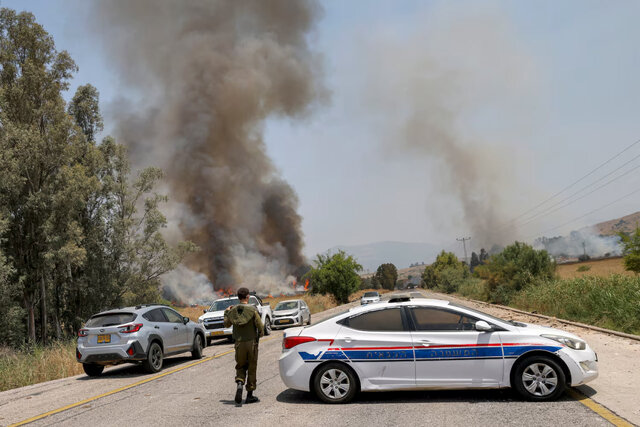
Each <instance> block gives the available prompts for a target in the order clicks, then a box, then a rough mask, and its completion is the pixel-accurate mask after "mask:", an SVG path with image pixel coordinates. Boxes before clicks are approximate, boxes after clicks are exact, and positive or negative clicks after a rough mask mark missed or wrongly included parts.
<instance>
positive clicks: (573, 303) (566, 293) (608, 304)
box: [512, 275, 640, 334]
mask: <svg viewBox="0 0 640 427" xmlns="http://www.w3.org/2000/svg"><path fill="white" fill-rule="evenodd" d="M512 302H513V304H512V305H514V306H516V307H519V308H521V309H524V310H528V311H532V310H536V311H537V312H539V313H544V314H547V315H550V316H556V317H560V318H563V319H568V320H575V321H578V322H583V323H588V324H590V325H595V326H600V327H603V328H608V329H615V330H618V331H622V332H627V333H631V334H640V278H638V277H629V276H621V275H612V276H610V277H598V276H585V277H579V278H574V279H566V280H544V281H541V282H540V283H538V284H537V286H530V287H527V288H526V289H524V290H522V291H521V292H520V294H518V295H517V296H516V297H515V298H513V301H512Z"/></svg>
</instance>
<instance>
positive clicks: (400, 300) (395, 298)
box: [389, 294, 411, 303]
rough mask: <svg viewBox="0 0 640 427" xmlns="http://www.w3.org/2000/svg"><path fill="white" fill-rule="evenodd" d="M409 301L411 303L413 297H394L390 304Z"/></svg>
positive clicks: (403, 295)
mask: <svg viewBox="0 0 640 427" xmlns="http://www.w3.org/2000/svg"><path fill="white" fill-rule="evenodd" d="M407 301H411V295H409V294H400V295H394V296H393V297H391V298H389V303H392V302H407Z"/></svg>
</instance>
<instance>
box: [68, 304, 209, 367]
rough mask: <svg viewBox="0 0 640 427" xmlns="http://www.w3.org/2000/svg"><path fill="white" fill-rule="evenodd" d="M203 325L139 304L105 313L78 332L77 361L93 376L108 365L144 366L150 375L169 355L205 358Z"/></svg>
mask: <svg viewBox="0 0 640 427" xmlns="http://www.w3.org/2000/svg"><path fill="white" fill-rule="evenodd" d="M204 343H205V331H204V328H203V327H202V325H200V324H198V323H194V322H192V321H190V320H189V318H188V317H182V316H181V315H180V314H179V313H178V312H177V311H175V310H174V309H172V308H171V307H168V306H165V305H160V304H147V305H138V306H136V307H126V308H119V309H114V310H108V311H103V312H101V313H98V314H96V315H94V316H92V317H91V318H90V319H89V320H87V322H86V323H85V325H84V328H82V329H80V330H79V331H78V347H77V349H76V358H77V360H78V362H80V363H82V367H83V368H84V371H85V372H86V374H87V375H89V376H90V377H93V376H98V375H100V374H101V373H102V371H103V370H104V367H105V366H106V365H117V364H120V363H142V365H143V366H144V369H145V370H146V371H147V372H151V373H155V372H158V371H160V370H161V369H162V361H163V359H164V358H165V357H167V356H172V355H174V354H178V353H184V352H188V351H190V352H191V355H192V357H193V358H194V359H200V358H201V357H202V349H203V347H204V346H205V344H204Z"/></svg>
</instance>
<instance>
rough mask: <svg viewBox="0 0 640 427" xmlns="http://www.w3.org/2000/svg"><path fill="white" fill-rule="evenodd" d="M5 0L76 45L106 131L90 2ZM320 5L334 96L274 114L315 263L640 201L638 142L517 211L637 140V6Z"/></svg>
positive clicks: (533, 229)
mask: <svg viewBox="0 0 640 427" xmlns="http://www.w3.org/2000/svg"><path fill="white" fill-rule="evenodd" d="M0 4H1V5H2V6H3V7H10V8H15V9H18V10H29V11H31V12H33V13H34V14H35V16H36V18H37V20H38V21H39V22H40V23H41V24H43V26H44V27H45V29H46V30H47V31H48V32H49V33H50V34H52V35H53V37H54V39H55V42H56V46H57V48H58V49H59V50H62V49H65V50H67V51H69V52H70V54H71V56H72V57H73V58H74V60H75V61H76V63H77V65H78V67H79V71H78V73H77V74H76V76H75V77H74V79H73V80H72V82H71V83H72V84H71V89H70V91H69V94H72V93H73V91H74V90H75V88H76V87H77V86H78V85H81V84H85V83H91V84H93V85H94V86H96V87H97V88H98V90H99V91H100V94H101V106H102V109H103V112H104V113H105V128H106V129H105V133H106V132H109V130H110V129H111V128H113V127H114V124H113V120H112V119H110V111H114V109H116V108H117V102H118V99H119V97H120V96H121V93H122V91H123V88H122V84H121V82H120V80H119V77H118V75H117V73H115V72H114V70H113V68H112V67H110V64H109V59H108V57H107V56H106V55H105V54H104V53H103V52H102V47H101V44H100V43H99V42H98V41H97V40H96V37H93V35H92V34H91V32H92V31H91V28H89V27H88V26H87V25H86V22H87V20H88V19H87V18H88V16H87V14H88V13H90V10H89V8H88V7H87V2H82V1H78V0H69V1H61V0H19V1H18V0H13V1H12V0H2V1H1V2H0ZM321 4H322V6H323V8H324V13H323V17H322V18H321V20H320V21H319V22H318V25H317V27H316V29H315V31H314V32H313V33H312V34H310V35H309V38H310V42H311V44H312V46H313V49H314V50H315V51H316V52H317V53H318V55H319V57H320V58H321V64H322V67H323V72H324V84H325V86H326V88H327V89H328V91H329V93H330V96H329V98H328V100H327V101H326V102H325V103H322V104H321V105H319V106H317V107H316V108H315V109H314V110H313V111H312V113H311V114H310V115H309V116H308V117H306V118H304V119H300V120H295V121H293V120H291V119H282V118H277V117H275V118H271V119H269V120H268V121H267V123H266V124H265V140H266V143H267V150H268V153H269V155H270V156H271V158H272V159H273V161H274V163H275V164H276V165H277V167H278V168H279V170H280V172H281V174H282V176H283V177H284V179H286V180H287V181H288V182H289V183H290V184H291V186H292V187H293V188H294V189H295V191H296V192H297V194H298V197H299V200H300V208H299V212H300V214H301V215H302V217H303V231H304V234H305V242H306V248H305V253H306V254H307V255H308V256H313V254H315V253H318V252H322V251H325V250H327V249H328V248H330V247H333V246H337V245H357V244H365V243H370V242H376V241H385V240H393V241H407V242H428V243H433V244H437V245H442V246H443V247H444V248H447V249H450V250H456V251H460V247H459V243H457V242H456V238H458V237H462V236H470V237H472V240H471V247H472V248H475V249H477V248H476V247H475V246H474V244H479V243H475V242H477V241H479V240H480V239H479V238H476V239H475V240H474V237H476V235H478V233H479V232H480V231H479V230H478V229H477V227H478V226H477V224H476V225H474V224H472V222H473V221H472V217H473V216H474V215H475V213H476V212H477V216H481V217H483V218H480V221H478V220H477V218H476V219H475V220H476V222H483V221H484V222H486V223H487V224H491V228H492V229H499V228H501V227H502V226H501V224H505V226H506V227H507V229H508V230H509V233H510V234H509V236H508V238H513V240H515V239H516V238H518V239H525V240H527V239H528V240H531V239H533V238H535V237H537V236H540V235H543V234H544V235H547V236H551V235H559V234H563V233H567V232H569V231H571V230H574V229H578V228H581V227H583V226H586V225H590V224H594V223H597V222H599V221H603V220H608V219H612V218H615V217H619V216H623V215H626V214H629V213H632V212H635V211H638V210H640V203H638V200H639V197H640V193H637V194H634V195H631V196H628V197H626V198H623V197H624V196H627V195H628V194H630V193H632V192H633V191H634V190H637V189H640V169H639V170H634V169H633V167H636V166H640V159H638V160H631V159H633V158H634V156H637V155H640V144H637V145H635V146H633V147H631V148H630V149H629V150H627V151H626V152H624V153H623V154H622V155H621V156H619V157H618V158H616V159H614V160H613V161H611V162H610V163H608V164H607V165H605V167H603V168H601V169H599V170H597V171H596V172H595V173H593V174H592V175H590V176H588V177H587V178H586V179H585V180H583V181H581V182H580V183H578V184H576V185H575V186H573V187H572V188H570V189H569V190H567V191H565V192H564V193H562V194H561V195H559V196H558V197H556V198H555V199H553V200H552V201H550V202H549V203H547V204H546V205H545V206H542V208H545V207H546V208H549V209H548V210H551V211H553V212H550V213H549V214H548V215H544V216H543V217H541V218H538V219H535V220H533V221H531V222H528V223H527V218H530V217H531V216H532V215H534V214H535V213H536V211H534V212H532V213H529V214H525V215H523V216H520V215H522V214H523V213H526V212H527V211H529V210H530V208H532V207H534V206H536V205H537V204H539V203H540V202H542V201H544V200H545V199H547V198H549V197H551V196H552V195H554V194H556V193H557V192H559V191H560V190H562V189H563V188H564V187H566V186H568V185H569V184H571V183H573V182H574V181H576V180H577V179H579V178H581V177H583V176H584V175H585V174H587V173H588V172H590V171H591V170H593V169H594V168H596V167H597V166H598V165H600V164H601V163H603V162H604V161H605V160H607V159H609V158H610V157H612V156H614V155H616V154H617V153H619V152H620V151H622V150H623V149H625V148H626V147H628V146H630V145H631V144H633V143H634V142H635V141H637V140H638V139H640V120H638V111H640V79H638V76H639V75H640V45H638V43H637V41H638V40H640V26H638V25H637V19H638V17H640V2H636V1H613V2H611V1H606V2H605V1H582V0H580V1H562V2H557V1H536V2H514V1H487V2H477V1H476V2H466V1H461V2H428V1H399V0H394V1H359V0H352V1H348V2H344V1H337V0H335V1H325V2H322V3H321ZM131 42H132V43H135V40H132V41H131ZM70 96H71V95H68V97H70ZM420 114H422V115H426V116H428V117H429V118H428V119H425V120H426V121H429V120H433V121H435V122H436V124H435V125H434V126H431V127H429V126H426V125H423V124H420V125H419V126H418V128H419V130H420V132H427V133H429V132H431V131H433V132H436V131H440V130H442V129H440V126H443V127H444V128H446V129H444V131H445V133H447V138H451V139H452V140H453V141H454V142H452V146H453V147H455V150H453V151H450V150H449V147H440V148H439V147H437V146H436V145H433V144H430V142H429V137H428V135H427V136H425V135H424V134H423V133H420V136H419V137H418V138H413V139H412V137H411V136H410V135H411V127H410V125H409V123H411V120H410V119H411V118H412V117H413V116H416V115H417V116H419V117H422V118H424V117H423V116H420ZM441 115H442V117H440V116H441ZM441 123H446V126H445V125H441ZM425 126H426V127H425ZM408 135H409V136H408ZM414 139H416V140H419V141H418V142H417V143H416V142H415V141H414ZM423 139H424V141H426V142H424V143H423V142H421V141H422V140H423ZM458 159H464V160H465V161H464V162H462V161H460V162H459V161H458ZM627 161H629V163H628V164H627V165H626V166H624V167H623V168H622V169H620V170H619V171H618V172H613V173H612V174H611V175H609V176H608V178H605V179H604V180H603V181H600V182H601V183H606V182H607V181H608V180H610V179H612V178H615V177H617V176H618V175H619V174H622V173H626V174H625V175H624V176H621V177H620V178H619V179H617V180H616V181H615V182H614V183H612V184H611V185H608V186H605V187H603V188H602V189H600V190H598V191H595V192H593V194H589V195H585V196H584V197H583V198H582V199H580V200H578V201H576V202H575V203H573V204H571V205H569V206H567V207H566V208H562V206H563V205H564V203H559V205H558V206H557V207H558V208H561V209H557V210H556V208H555V207H553V205H554V204H555V203H558V202H561V201H562V199H563V198H564V197H566V196H569V195H571V194H573V193H574V192H576V191H578V190H580V189H581V188H582V187H584V186H587V184H589V183H591V182H593V181H596V180H597V179H598V178H600V177H602V176H605V175H606V174H608V173H610V172H611V171H613V170H615V168H616V167H619V166H621V165H623V164H624V163H625V162H627ZM469 162H471V163H469ZM469 171H472V172H473V173H471V174H470V175H468V176H466V175H465V174H466V173H467V172H469ZM463 178H464V179H463ZM596 187H597V186H596ZM596 187H590V188H588V189H586V190H585V191H584V192H583V193H579V194H577V195H576V198H577V197H580V196H581V195H584V194H586V192H588V191H591V189H593V188H596ZM170 196H171V195H169V197H170ZM463 197H466V198H467V202H461V198H463ZM477 199H483V200H485V201H482V200H480V201H479V200H477ZM618 199H621V200H619V201H617V200H618ZM486 200H489V201H490V202H486ZM616 201H617V202H616ZM613 202H615V203H613ZM465 203H466V205H465ZM608 204H611V205H610V206H608V207H605V206H606V205H608ZM603 207H604V208H603ZM600 208H602V209H600ZM474 209H475V210H474ZM592 211H595V212H593V213H590V212H592ZM587 214H588V215H587ZM519 216H520V218H518V217H519ZM488 217H490V218H488ZM485 218H486V221H485ZM514 218H518V220H517V221H516V222H515V223H516V224H519V226H518V227H515V228H511V227H510V226H509V224H512V222H511V221H512V220H513V219H514ZM490 220H491V221H490Z"/></svg>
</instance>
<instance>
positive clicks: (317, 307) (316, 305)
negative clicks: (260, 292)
mask: <svg viewBox="0 0 640 427" xmlns="http://www.w3.org/2000/svg"><path fill="white" fill-rule="evenodd" d="M291 299H301V300H304V302H306V303H307V305H308V306H309V310H310V311H311V314H313V313H319V312H321V311H325V310H328V309H330V308H333V307H335V306H336V305H337V304H336V300H335V298H333V296H330V295H311V294H309V293H307V294H301V295H290V296H284V297H273V298H263V299H262V301H263V302H264V303H265V304H269V305H270V306H271V308H272V309H273V308H274V307H275V306H276V305H277V304H278V303H279V302H280V301H287V300H291Z"/></svg>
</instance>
